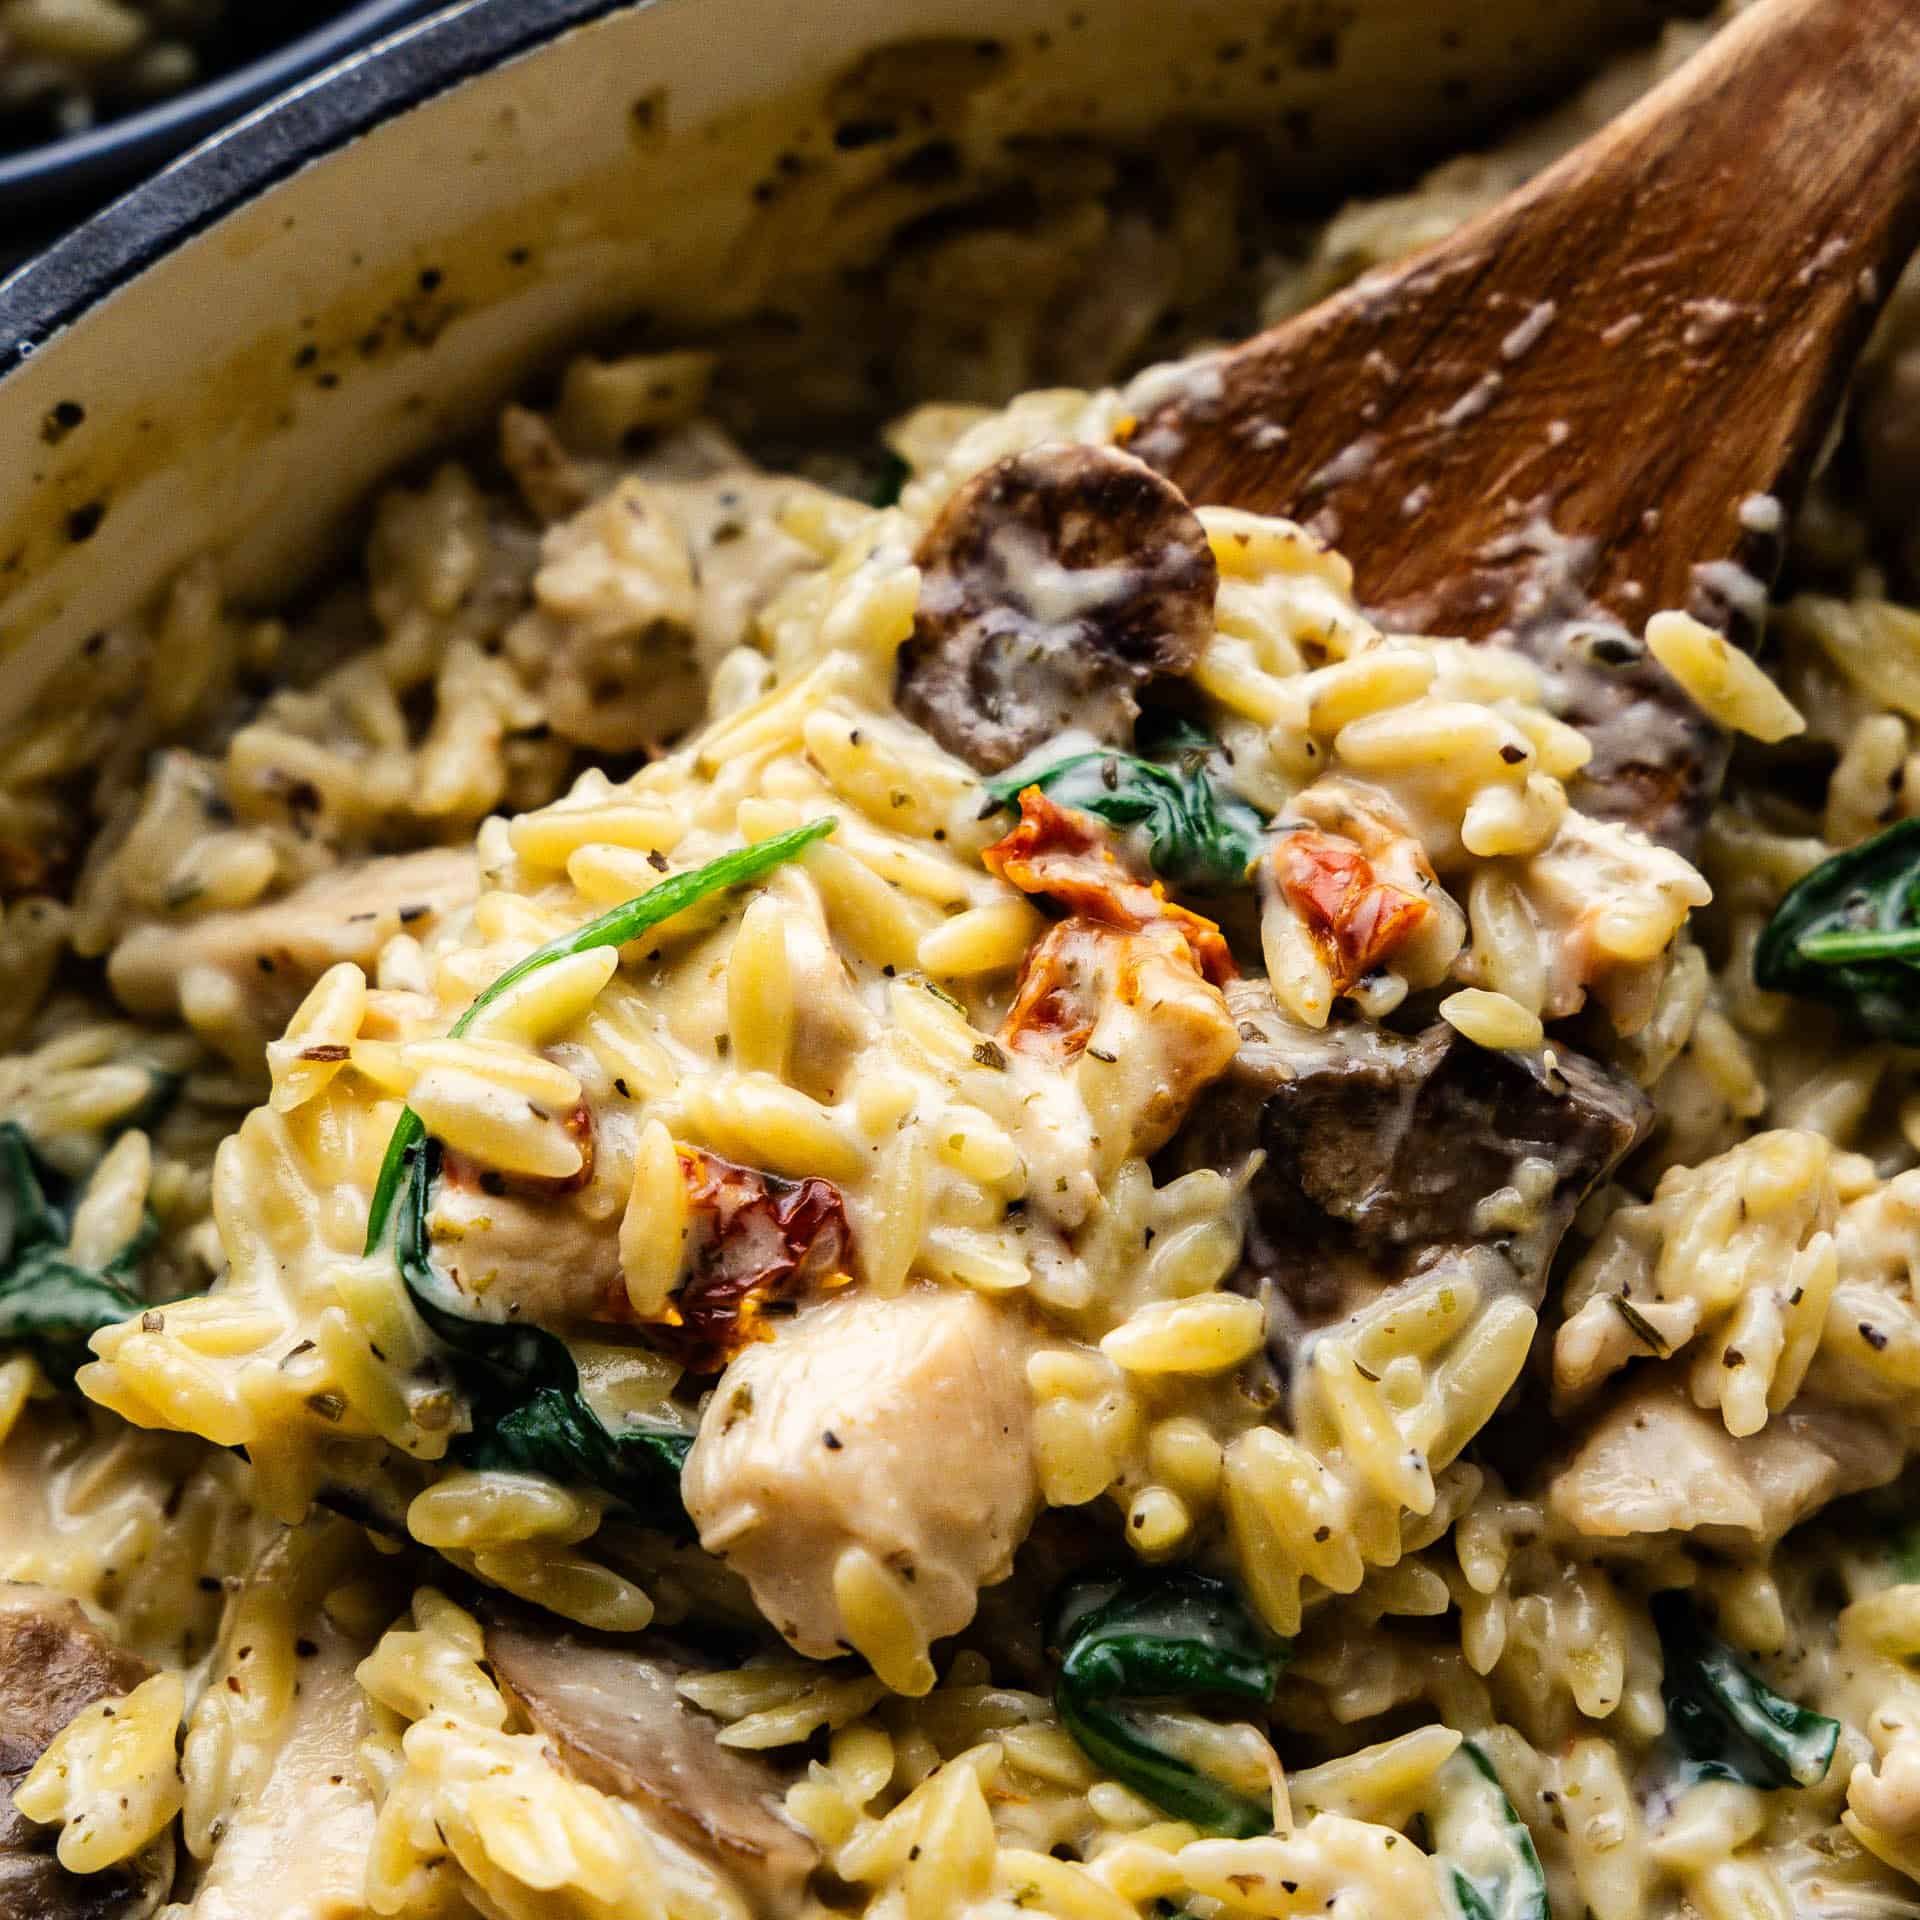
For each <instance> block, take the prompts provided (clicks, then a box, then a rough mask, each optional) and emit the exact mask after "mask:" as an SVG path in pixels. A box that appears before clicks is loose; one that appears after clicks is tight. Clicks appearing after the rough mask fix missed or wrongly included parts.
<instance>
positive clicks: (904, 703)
mask: <svg viewBox="0 0 1920 1920" xmlns="http://www.w3.org/2000/svg"><path fill="white" fill-rule="evenodd" d="M916 558H917V559H918V561H919V564H920V568H921V574H922V578H921V586H920V609H919V617H918V619H917V620H916V621H915V623H914V629H913V637H912V639H911V640H909V641H908V643H907V645H906V647H905V648H904V649H903V650H902V652H901V655H900V673H899V685H898V698H899V703H900V710H901V711H902V712H903V713H905V714H907V715H908V716H909V717H910V718H911V719H914V720H917V721H918V722H919V723H920V724H921V725H922V726H923V727H925V728H926V729H927V731H928V732H929V733H931V734H932V735H933V736H934V738H935V739H936V740H938V741H939V742H940V744H941V745H942V746H943V747H945V748H947V749H948V751H949V752H952V753H956V754H958V755H959V756H960V758H961V759H963V760H965V761H967V762H968V763H969V764H970V765H972V766H975V767H977V768H979V769H980V771H981V772H983V773H997V772H999V771H1000V769H1001V768H1003V767H1009V766H1011V765H1012V764H1013V763H1014V762H1015V761H1016V760H1018V759H1019V758H1020V757H1021V755H1022V754H1025V753H1030V752H1031V751H1032V750H1033V749H1034V748H1035V747H1037V746H1039V745H1041V744H1042V743H1043V742H1044V741H1046V740H1049V739H1051V738H1052V737H1053V736H1054V735H1055V734H1057V733H1064V732H1065V731H1066V730H1067V729H1068V728H1070V727H1078V728H1081V729H1083V730H1085V731H1086V732H1089V733H1092V734H1093V735H1094V736H1095V737H1096V738H1098V739H1100V740H1104V741H1106V742H1107V743H1108V744H1110V745H1113V746H1124V745H1125V744H1127V743H1128V742H1129V741H1130V740H1131V739H1132V738H1133V721H1134V715H1135V714H1136V713H1137V712H1138V711H1139V700H1138V696H1139V693H1140V689H1141V688H1142V687H1143V686H1145V685H1146V683H1147V682H1148V681H1149V680H1151V679H1154V678H1156V677H1158V676H1160V675H1163V674H1178V673H1184V672H1186V670H1187V669H1188V668H1189V667H1190V666H1192V664H1193V662H1194V660H1195V659H1196V658H1197V657H1198V655H1199V652H1200V649H1201V648H1202V647H1203V646H1205V645H1206V643H1207V641H1208V639H1209V638H1210V637H1211V636H1212V632H1213V600H1214V593H1215V590H1216V588H1217V587H1218V585H1219V570H1218V568H1217V567H1216V566H1215V564H1214V559H1213V552H1212V549H1211V548H1210V547H1209V546H1208V544H1207V536H1206V530H1205V529H1204V528H1203V527H1202V526H1201V524H1200V522H1199V520H1198V519H1197V518H1196V517H1195V515H1194V512H1193V510H1192V508H1190V507H1189V506H1188V505H1187V503H1186V501H1185V500H1184V499H1182V498H1181V496H1180V494H1179V492H1178V490H1177V489H1176V488H1175V487H1174V486H1173V485H1172V484H1171V483H1170V482H1168V481H1166V480H1163V479H1162V478H1161V477H1160V476H1159V475H1158V474H1156V473H1155V472H1153V470H1152V469H1151V468H1150V467H1147V466H1145V465H1143V464H1142V463H1141V462H1140V461H1138V460H1136V459H1134V458H1133V456H1132V455H1131V454H1125V453H1121V452H1119V451H1118V450H1117V449H1116V448H1113V447H1090V446H1077V445H1067V444H1058V445H1050V446H1042V447H1035V448H1032V449H1030V450H1029V451H1028V452H1026V453H1017V454H1014V455H1012V456H1011V457H1010V458H1008V459H1005V460H1002V461H1000V462H999V463H998V464H997V465H994V466H991V467H989V468H988V469H987V470H986V472H985V473H982V474H979V475H978V476H976V477H975V478H974V479H972V480H970V481H969V482H968V483H967V484H966V485H965V486H964V487H962V488H961V489H960V490H959V492H958V493H956V494H955V495H954V496H953V498H952V499H951V500H949V501H948V502H947V505H946V507H945V509H944V510H943V511H942V513H941V515H940V518H939V519H938V520H936V521H935V522H934V524H933V526H932V527H931V528H930V529H929V530H928V532H927V535H926V537H925V539H923V540H922V541H921V543H920V549H919V552H918V554H917V555H916Z"/></svg>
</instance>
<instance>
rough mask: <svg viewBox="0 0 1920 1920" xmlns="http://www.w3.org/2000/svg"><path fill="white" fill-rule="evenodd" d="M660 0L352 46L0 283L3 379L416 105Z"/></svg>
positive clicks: (489, 8) (557, 4)
mask: <svg viewBox="0 0 1920 1920" xmlns="http://www.w3.org/2000/svg"><path fill="white" fill-rule="evenodd" d="M657 4H658V0H466V4H465V5H462V6H458V7H454V8H451V9H448V10H447V11H445V12H442V13H440V14H437V15H435V16H433V17H432V18H430V19H427V20H424V21H421V22H418V23H417V24H415V25H413V26H411V27H405V28H402V29H401V30H400V31H399V32H398V33H397V34H395V35H394V36H392V37H391V38H389V39H386V40H384V41H381V42H380V43H378V44H377V45H375V46H372V47H367V48H363V49H361V50H359V51H357V52H355V53H352V54H349V55H348V56H347V57H346V58H345V59H343V60H340V61H339V62H337V63H336V64H335V65H333V66H331V67H329V68H327V69H326V70H325V71H324V72H322V73H320V74H318V75H316V76H314V77H313V78H311V79H309V80H307V81H305V82H304V83H303V84H301V85H300V86H298V87H296V88H294V89H293V90H291V91H290V92H287V93H285V94H282V95H281V96H280V97H279V98H277V99H275V100H272V101H269V102H268V103H267V104H266V105H265V106H262V107H260V108H257V109H256V110H255V111H254V112H252V113H251V114H249V115H247V117H246V118H245V119H243V120H240V121H238V122H236V123H235V124H234V125H233V126H231V127H229V128H226V129H225V130H224V131H222V132H220V133H217V134H215V135H214V136H213V137H212V138H211V139H209V140H207V141H205V142H204V143H203V144H201V145H200V146H198V147H196V148H194V150H193V151H192V152H191V153H189V154H187V155H185V156H184V157H183V158H181V159H179V160H177V161H175V162H174V163H173V165H171V166H170V167H168V168H167V169H166V170H165V171H164V172H162V173H160V174H158V175H156V176H155V177H154V178H153V179H152V180H150V181H148V182H147V183H146V184H145V185H144V186H141V187H137V188H136V189H135V190H134V191H133V192H131V193H129V194H128V195H126V197H125V198H124V199H121V200H117V201H115V202H114V203H113V204H112V205H111V206H109V207H107V208H106V209H105V210H104V211H102V212H100V213H98V214H96V215H95V216H94V217H93V218H92V219H91V220H89V221H87V222H86V223H85V224H84V225H82V226H80V227H78V228H76V229H75V230H74V231H73V232H72V233H70V234H68V235H67V236H66V237H65V238H64V239H62V240H60V241H58V242H56V243H55V244H54V245H53V246H52V247H51V248H49V249H48V250H47V251H46V252H45V253H43V254H41V255H40V256H39V257H38V258H36V259H33V260H30V261H28V262H27V264H26V265H25V266H23V267H21V268H20V269H18V271H16V272H15V273H14V274H12V275H11V276H10V277H9V278H8V279H6V280H4V281H0V378H3V377H4V376H5V375H6V374H7V373H9V372H11V371H12V370H13V369H14V368H16V367H17V366H19V365H20V364H21V362H23V361H24V360H26V359H27V358H28V357H29V356H30V355H31V354H32V353H34V352H35V350H36V349H38V348H39V347H40V346H42V345H44V344H45V343H46V342H47V341H48V340H50V339H51V338H52V337H53V336H54V335H55V334H57V333H59V332H61V331H62V330H63V329H65V328H67V327H70V326H72V325H73V324H74V322H75V321H77V320H79V319H81V318H82V317H83V316H84V315H85V314H86V313H87V312H88V311H89V309H91V308H93V307H95V306H97V305H99V304H100V303H101V302H102V301H104V300H106V299H107V298H108V297H109V296H111V295H112V294H113V293H115V292H116V291H118V290H119V289H120V288H121V287H123V286H124V285H125V284H126V283H127V282H128V281H129V280H131V279H132V278H133V277H134V276H135V275H136V274H138V273H140V272H141V271H143V270H144V269H145V268H147V267H149V266H151V265H153V263H154V262H155V261H156V260H159V259H161V258H163V257H164V256H166V255H167V254H170V253H172V252H174V251H175V250H176V249H177V248H179V247H181V246H184V245H185V244H186V243H187V242H188V241H190V240H191V239H193V237H194V236H195V235H196V234H198V233H200V232H202V231H204V230H205V229H206V228H208V227H210V226H212V225H213V224H214V223H215V222H216V221H218V220H220V219H222V218H223V217H225V216H226V215H227V214H229V213H232V212H233V211H234V210H235V209H236V208H237V207H240V206H243V205H245V204H246V203H247V202H248V201H250V200H253V199H256V198H258V197H259V196H260V195H261V194H263V193H265V192H266V191H267V190H268V189H269V188H270V187H272V186H273V185H274V184H275V183H276V182H277V181H280V180H284V179H285V178H286V177H287V176H288V175H290V174H292V173H295V172H297V171H299V170H300V169H301V168H303V167H306V166H308V165H311V164H312V163H313V162H314V161H317V160H321V159H324V158H325V157H326V156H327V155H328V154H330V153H334V152H337V151H338V150H339V149H340V148H342V147H345V146H348V145H350V144H351V143H352V142H353V141H354V140H356V139H358V138H359V137H360V136H361V135H362V134H365V133H367V132H369V131H370V130H371V129H373V128H374V127H376V126H378V125H380V124H381V123H382V122H383V121H386V120H389V119H392V118H394V117H395V116H396V115H398V114H401V113H404V112H405V111H406V110H407V109H408V108H410V107H415V106H418V105H420V104H421V103H422V102H423V101H426V100H430V99H432V98H433V97H434V96H435V95H436V94H440V93H444V92H446V91H447V90H448V89H449V88H451V87H454V86H457V85H458V84H459V83H460V82H461V81H463V80H468V79H471V78H473V77H474V76H475V75H476V74H480V73H483V72H485V71H486V70H487V69H489V68H490V67H494V66H497V65H498V64H500V63H501V62H502V61H505V60H510V59H513V58H514V57H516V56H517V55H520V54H523V53H527V52H530V51H531V50H532V49H534V48H535V47H538V46H540V45H542V44H543V43H545V42H546V41H549V40H552V39H555V38H557V37H558V36H559V35H560V34H562V33H565V32H566V31H567V30H568V29H569V28H572V27H577V26H580V25H583V24H584V23H585V22H587V21H590V20H594V19H598V18H600V17H601V16H603V15H606V14H612V13H618V12H621V11H623V10H625V9H628V8H632V9H635V10H638V9H640V8H644V7H649V6H653V5H657Z"/></svg>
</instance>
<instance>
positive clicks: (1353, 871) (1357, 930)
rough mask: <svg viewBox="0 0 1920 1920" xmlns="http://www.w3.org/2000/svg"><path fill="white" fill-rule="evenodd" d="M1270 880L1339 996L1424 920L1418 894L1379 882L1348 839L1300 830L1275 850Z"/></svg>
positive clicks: (1426, 908)
mask: <svg viewBox="0 0 1920 1920" xmlns="http://www.w3.org/2000/svg"><path fill="white" fill-rule="evenodd" d="M1273 872H1274V878H1275V879H1276V880H1277V881H1278V882H1279V883H1280V891H1281V892H1282V893H1283V894H1284V895H1285V896H1286V900H1287V904H1288V905H1289V906H1291V907H1292V908H1293V910H1294V912H1295V913H1297V914H1298V915H1299V916H1300V918H1301V920H1302V921H1303V922H1304V923H1305V925H1306V929H1307V931H1308V933H1309V934H1311V935H1312V936H1313V942H1314V945H1315V946H1316V947H1317V948H1318V949H1319V950H1320V957H1321V959H1322V960H1324V961H1325V963H1326V966H1327V971H1328V972H1329V973H1330V974H1332V976H1333V985H1334V991H1335V992H1336V993H1345V992H1346V991H1347V989H1348V988H1349V987H1351V986H1352V985H1353V984H1354V982H1355V981H1356V980H1361V979H1364V978H1365V977H1366V975H1368V974H1369V973H1371V972H1372V971H1373V970H1374V969H1375V968H1376V967H1377V966H1379V965H1380V964H1381V962H1382V961H1384V960H1385V959H1386V958H1387V957H1388V956H1389V955H1390V954H1391V953H1392V952H1393V951H1394V949H1395V948H1396V947H1398V946H1399V945H1400V944H1401V942H1402V941H1404V940H1405V939H1406V938H1407V937H1408V936H1409V935H1410V934H1411V933H1412V932H1413V931H1414V929H1415V928H1416V927H1418V926H1419V925H1420V923H1421V922H1422V921H1423V920H1425V919H1426V917H1427V915H1428V913H1429V912H1430V911H1431V908H1429V906H1428V905H1427V903H1426V901H1424V900H1423V899H1421V897H1420V896H1419V895H1418V894H1417V893H1409V892H1408V891H1407V890H1406V888H1404V887H1399V886H1395V885H1394V884H1393V882H1392V881H1390V880H1382V879H1380V878H1379V876H1378V875H1377V874H1376V873H1375V872H1374V870H1373V862H1372V861H1370V860H1369V859H1368V858H1367V856H1366V855H1365V854H1364V853H1362V852H1361V851H1360V849H1359V848H1358V847H1357V846H1355V845H1354V843H1353V842H1352V841H1351V840H1346V839H1342V838H1341V837H1340V836H1339V835H1338V834H1331V833H1318V832H1315V831H1313V830H1311V829H1306V828H1303V829H1301V830H1300V831H1298V832H1295V833H1290V834H1287V835H1286V836H1285V837H1284V838H1283V839H1281V840H1279V841H1277V842H1276V843H1275V844H1274V849H1273Z"/></svg>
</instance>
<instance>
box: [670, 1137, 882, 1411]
mask: <svg viewBox="0 0 1920 1920" xmlns="http://www.w3.org/2000/svg"><path fill="white" fill-rule="evenodd" d="M679 1152H680V1172H681V1175H682V1177H683V1178H684V1179H685V1181H686V1185H687V1206H688V1211H689V1214H690V1215H691V1220H690V1225H689V1231H688V1244H687V1257H686V1263H685V1271H686V1275H687V1277H686V1279H684V1280H683V1281H682V1282H681V1284H680V1286H679V1287H678V1288H677V1289H676V1290H675V1292H674V1295H673V1308H672V1315H673V1317H672V1318H671V1319H669V1320H666V1321H662V1322H655V1323H653V1324H652V1326H651V1327H650V1329H649V1331H650V1333H651V1335H652V1338H653V1341H654V1344H655V1345H656V1346H658V1347H660V1348H661V1350H662V1351H663V1352H666V1353H668V1354H671V1355H672V1357H673V1358H674V1359H676V1360H678V1361H679V1362H680V1363H681V1365H682V1366H684V1367H686V1368H687V1370H688V1371H689V1372H691V1373H718V1372H719V1371H720V1370H721V1369H722V1368H723V1367H724V1366H725V1365H726V1364H727V1362H728V1361H729V1360H731V1359H732V1358H733V1356H734V1355H735V1354H736V1353H738V1352H739V1351H740V1349H741V1348H742V1347H745V1346H747V1345H748V1344H749V1343H750V1342H752V1341H755V1340H764V1339H765V1338H766V1337H767V1333H766V1328H765V1325H764V1324H763V1322H764V1318H765V1314H766V1311H767V1308H768V1307H769V1306H770V1305H772V1304H773V1303H774V1302H776V1301H781V1300H791V1299H793V1298H795V1297H796V1296H797V1295H799V1294H800V1293H802V1292H803V1291H805V1290H806V1289H807V1288H808V1287H810V1286H832V1285H836V1284H838V1285H844V1284H845V1282H846V1274H845V1272H844V1268H845V1265H846V1262H847V1260H848V1258H849V1257H850V1253H851V1247H852V1236H851V1234H850V1232H849V1230H848V1227H847V1210H846V1203H845V1202H844V1201H843V1200H842V1199H841V1197H840V1190H839V1188H838V1187H836V1186H835V1185H834V1184H833V1182H832V1181H831V1180H820V1179H807V1180H782V1179H779V1178H778V1177H777V1176H775V1175H773V1174H770V1173H761V1172H760V1171H759V1170H758V1169H756V1168H753V1167H742V1166H737V1165H736V1164H735V1163H734V1162H733V1161H731V1160H722V1159H721V1158H720V1157H719V1156H718V1155H717V1154H711V1153H705V1152H703V1151H701V1149H699V1148H698V1147H682V1148H680V1150H679Z"/></svg>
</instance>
